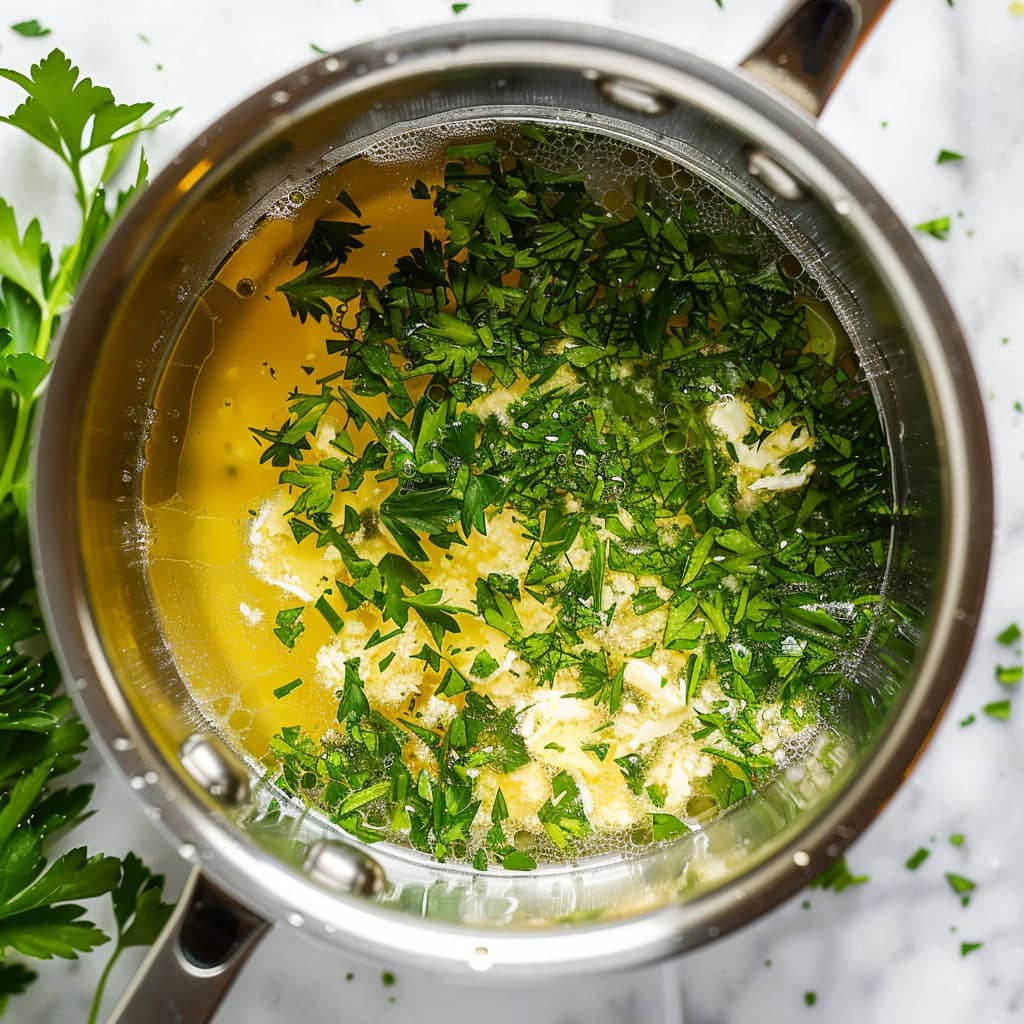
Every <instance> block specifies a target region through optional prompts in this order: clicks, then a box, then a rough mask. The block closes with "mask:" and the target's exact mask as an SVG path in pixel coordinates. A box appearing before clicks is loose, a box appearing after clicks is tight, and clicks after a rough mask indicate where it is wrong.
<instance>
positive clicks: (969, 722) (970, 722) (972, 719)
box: [960, 712, 978, 729]
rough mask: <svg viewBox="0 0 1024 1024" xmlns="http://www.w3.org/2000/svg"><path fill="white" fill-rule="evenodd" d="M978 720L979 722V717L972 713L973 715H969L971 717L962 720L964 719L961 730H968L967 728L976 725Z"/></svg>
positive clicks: (961, 721)
mask: <svg viewBox="0 0 1024 1024" xmlns="http://www.w3.org/2000/svg"><path fill="white" fill-rule="evenodd" d="M977 720H978V716H977V715H975V714H974V713H973V712H972V713H971V714H969V715H968V716H967V717H966V718H962V719H960V728H961V729H964V728H966V727H967V726H968V725H974V723H975V722H976V721H977Z"/></svg>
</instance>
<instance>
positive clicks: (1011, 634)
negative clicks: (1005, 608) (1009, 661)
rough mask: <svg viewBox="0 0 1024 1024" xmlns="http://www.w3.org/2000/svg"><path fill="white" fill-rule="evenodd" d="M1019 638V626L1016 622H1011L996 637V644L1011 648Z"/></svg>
mask: <svg viewBox="0 0 1024 1024" xmlns="http://www.w3.org/2000/svg"><path fill="white" fill-rule="evenodd" d="M1020 638H1021V632H1020V626H1018V625H1017V623H1016V622H1011V623H1010V624H1009V625H1008V626H1007V627H1006V628H1005V629H1004V630H1003V631H1002V632H1001V633H1000V634H999V635H998V636H997V637H996V643H1000V644H1002V645H1003V646H1004V647H1012V646H1013V645H1014V644H1015V643H1017V642H1018V641H1019V640H1020Z"/></svg>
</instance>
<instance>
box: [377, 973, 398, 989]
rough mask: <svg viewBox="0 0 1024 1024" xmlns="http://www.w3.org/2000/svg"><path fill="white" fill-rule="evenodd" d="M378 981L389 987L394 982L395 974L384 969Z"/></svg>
mask: <svg viewBox="0 0 1024 1024" xmlns="http://www.w3.org/2000/svg"><path fill="white" fill-rule="evenodd" d="M380 981H381V984H382V985H384V987H385V988H390V987H391V986H392V985H394V983H395V976H394V974H392V972H391V971H384V972H383V973H382V974H381V976H380Z"/></svg>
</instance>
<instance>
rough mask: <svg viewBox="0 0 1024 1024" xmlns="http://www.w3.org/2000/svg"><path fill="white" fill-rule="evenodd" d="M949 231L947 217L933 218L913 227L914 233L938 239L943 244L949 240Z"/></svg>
mask: <svg viewBox="0 0 1024 1024" xmlns="http://www.w3.org/2000/svg"><path fill="white" fill-rule="evenodd" d="M949 229H950V219H949V217H935V218H934V219H933V220H926V221H924V222H923V223H921V224H915V225H914V230H915V231H923V232H924V233H925V234H926V235H931V236H932V238H938V239H939V240H940V241H943V242H944V241H945V240H946V239H947V238H949Z"/></svg>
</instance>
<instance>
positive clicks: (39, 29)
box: [11, 18, 52, 39]
mask: <svg viewBox="0 0 1024 1024" xmlns="http://www.w3.org/2000/svg"><path fill="white" fill-rule="evenodd" d="M11 31H12V32H17V33H18V35H19V36H26V37H29V38H37V39H38V38H42V37H43V36H48V35H49V34H50V32H51V31H52V30H51V29H48V28H43V26H42V25H40V24H39V22H38V21H37V20H36V19H35V18H30V19H29V20H28V21H19V22H18V23H17V24H15V25H12V26H11Z"/></svg>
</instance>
